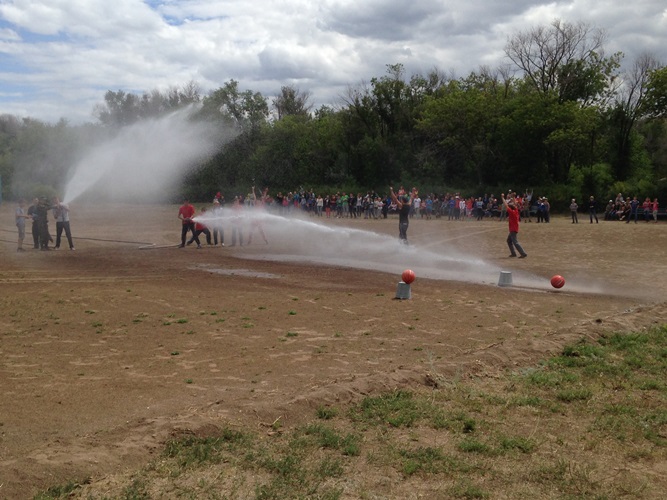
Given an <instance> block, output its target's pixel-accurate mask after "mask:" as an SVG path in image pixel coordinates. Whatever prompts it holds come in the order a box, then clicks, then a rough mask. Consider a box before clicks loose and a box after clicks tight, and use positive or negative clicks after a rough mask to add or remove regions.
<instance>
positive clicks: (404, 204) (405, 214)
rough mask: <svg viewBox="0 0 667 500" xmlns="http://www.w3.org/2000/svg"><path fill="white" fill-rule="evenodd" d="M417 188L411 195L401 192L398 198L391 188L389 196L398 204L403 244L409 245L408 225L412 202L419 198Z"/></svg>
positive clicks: (399, 229)
mask: <svg viewBox="0 0 667 500" xmlns="http://www.w3.org/2000/svg"><path fill="white" fill-rule="evenodd" d="M417 194H418V191H417V188H412V192H411V193H410V194H406V193H404V192H402V191H399V193H398V196H397V195H396V193H394V188H393V187H390V188H389V195H390V196H391V199H392V201H393V202H394V203H395V204H396V209H397V210H398V238H399V239H400V240H401V243H403V244H405V245H407V244H408V225H409V224H410V209H411V208H412V201H413V200H414V199H415V197H416V196H417Z"/></svg>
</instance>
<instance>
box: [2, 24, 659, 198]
mask: <svg viewBox="0 0 667 500" xmlns="http://www.w3.org/2000/svg"><path fill="white" fill-rule="evenodd" d="M603 42H604V32H602V31H600V30H594V29H592V28H591V27H590V26H588V25H585V24H582V23H578V24H568V23H563V22H561V21H554V22H553V23H552V24H551V25H548V26H540V27H537V28H533V29H531V30H528V31H526V32H521V33H517V34H515V35H513V36H512V37H510V38H509V40H508V43H507V46H506V55H507V59H508V61H509V65H507V66H505V67H503V68H501V69H498V70H496V71H492V70H490V69H488V68H480V69H479V70H478V71H475V72H472V73H471V74H469V75H468V76H466V77H463V78H453V77H446V76H444V75H443V74H441V73H439V72H438V71H437V70H434V71H432V72H431V73H429V74H427V75H419V74H417V75H411V76H409V77H408V75H406V74H405V71H404V68H403V66H402V65H400V64H396V65H388V66H387V72H386V74H385V75H382V76H379V77H375V78H372V79H371V80H370V82H369V83H368V84H365V85H359V86H358V87H350V88H349V90H348V92H347V94H346V95H344V96H341V100H340V104H339V105H338V106H337V107H336V108H335V109H334V108H331V107H326V106H323V107H321V108H319V109H316V110H314V111H313V110H312V109H311V108H312V106H311V104H310V103H309V102H308V101H309V97H310V96H309V94H308V93H307V92H302V91H300V90H299V89H297V88H294V87H290V86H286V87H283V88H282V89H281V91H280V93H279V94H278V95H277V97H275V98H274V99H273V101H272V102H271V104H270V103H269V101H268V99H267V98H266V97H265V96H263V95H261V94H260V93H258V92H253V91H252V90H241V89H239V86H238V82H236V81H234V80H230V81H229V82H226V83H225V84H224V85H223V86H222V87H220V88H219V89H217V90H215V91H213V92H211V93H210V94H208V95H206V96H203V97H202V96H201V95H200V91H199V89H198V87H197V85H196V84H195V83H190V84H188V85H186V86H184V87H182V88H173V89H170V90H169V91H168V92H166V93H162V92H159V91H152V92H149V93H146V94H144V95H143V96H137V95H134V94H130V93H125V92H123V91H118V92H113V91H108V92H107V93H106V95H105V97H104V104H101V105H99V106H98V108H97V109H96V110H95V114H96V116H97V118H98V123H95V124H87V125H83V126H70V125H68V124H67V123H66V122H64V121H61V122H59V123H57V124H55V125H49V124H45V123H42V122H39V121H37V120H32V119H23V120H20V119H18V118H16V117H13V116H6V115H5V116H2V117H0V175H1V176H2V181H3V194H4V195H5V197H17V196H33V195H34V194H40V193H39V192H40V191H44V190H48V189H53V190H58V189H61V188H62V184H63V183H64V182H65V179H66V178H67V173H68V169H69V168H70V167H71V165H72V164H73V162H74V161H76V159H77V155H79V154H80V152H81V150H82V147H83V146H84V145H90V144H94V143H96V142H99V141H103V140H104V139H105V138H108V137H110V136H112V135H113V134H114V133H115V132H116V131H117V130H118V128H119V127H124V126H127V125H129V124H133V123H137V122H140V121H141V120H144V119H147V118H155V117H160V116H164V115H166V114H168V113H170V112H172V111H174V110H177V109H180V108H182V107H184V106H190V105H193V104H195V105H196V106H198V108H197V109H198V111H197V113H196V114H195V115H194V116H193V119H194V120H206V121H207V123H208V124H209V125H208V126H211V127H219V128H220V129H230V128H231V129H233V130H234V131H235V139H234V140H233V141H231V142H228V143H226V144H225V146H224V147H220V148H219V150H218V151H217V152H215V153H214V154H212V155H210V156H208V157H207V160H206V161H205V162H204V163H203V164H201V165H200V167H199V168H198V169H196V171H194V172H192V173H191V174H190V175H189V176H188V178H187V179H184V185H183V189H182V190H183V192H185V193H186V194H188V195H189V196H190V197H191V198H192V199H210V198H211V197H212V194H213V193H215V192H216V191H218V190H222V191H223V192H232V191H234V190H235V189H236V188H237V187H238V188H239V189H243V190H245V189H247V187H248V186H250V185H254V184H256V185H262V186H271V187H272V190H276V191H277V190H281V189H282V190H294V189H297V188H299V187H300V186H303V187H304V188H315V189H325V188H327V189H329V188H330V189H337V188H341V189H348V188H349V189H355V190H357V189H363V190H367V189H377V190H378V191H381V192H384V191H386V189H387V186H389V185H390V184H392V183H396V184H398V183H402V184H406V185H419V186H421V187H422V189H424V190H428V191H433V192H444V191H448V190H457V191H465V190H468V191H471V194H478V193H481V192H484V191H486V190H493V189H494V188H500V189H503V188H504V187H508V186H516V188H517V189H524V188H526V187H532V188H539V189H542V190H548V191H549V192H550V193H551V194H552V196H553V197H555V198H556V199H558V198H560V199H566V198H569V197H571V196H576V197H578V198H582V199H583V198H584V197H585V198H587V197H588V195H590V194H593V195H595V196H596V197H598V198H602V197H610V195H612V194H615V193H616V192H619V191H621V192H623V193H625V194H630V195H633V194H636V195H638V196H641V197H644V196H650V197H652V198H653V197H656V196H657V197H662V198H664V197H665V196H667V133H666V131H665V123H666V119H667V68H666V67H664V66H661V65H660V63H658V62H657V61H655V60H654V59H653V58H652V57H651V56H649V55H642V56H641V57H639V58H638V60H637V61H636V62H635V63H634V65H633V66H632V68H631V69H630V70H629V71H626V72H621V71H620V67H621V61H622V54H613V55H611V56H605V55H604V52H603V50H602V48H603Z"/></svg>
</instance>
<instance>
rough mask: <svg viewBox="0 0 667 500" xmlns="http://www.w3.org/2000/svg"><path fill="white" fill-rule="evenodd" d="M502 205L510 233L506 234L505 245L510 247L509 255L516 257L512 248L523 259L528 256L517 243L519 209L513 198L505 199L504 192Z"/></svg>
mask: <svg viewBox="0 0 667 500" xmlns="http://www.w3.org/2000/svg"><path fill="white" fill-rule="evenodd" d="M501 196H502V199H503V205H505V209H506V210H507V219H508V221H509V227H510V234H509V235H508V236H507V246H508V247H509V248H510V257H516V252H515V251H514V249H515V248H516V250H517V251H518V252H519V258H520V259H525V258H526V257H528V254H527V253H526V252H525V251H524V250H523V247H522V246H521V245H520V244H519V240H518V239H517V234H518V233H519V209H518V208H517V206H516V204H515V202H514V199H513V198H512V199H510V200H509V202H508V201H507V200H506V199H505V194H504V193H503V194H502V195H501Z"/></svg>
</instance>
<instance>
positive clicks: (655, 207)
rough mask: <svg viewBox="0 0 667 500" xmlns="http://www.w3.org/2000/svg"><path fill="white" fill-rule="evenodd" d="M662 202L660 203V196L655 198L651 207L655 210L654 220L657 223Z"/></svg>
mask: <svg viewBox="0 0 667 500" xmlns="http://www.w3.org/2000/svg"><path fill="white" fill-rule="evenodd" d="M659 206H660V204H659V203H658V198H654V199H653V203H651V209H652V211H653V220H654V221H655V223H656V224H657V223H658V207H659Z"/></svg>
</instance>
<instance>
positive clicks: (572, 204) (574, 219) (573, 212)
mask: <svg viewBox="0 0 667 500" xmlns="http://www.w3.org/2000/svg"><path fill="white" fill-rule="evenodd" d="M591 198H593V197H592V196H591ZM577 210H579V205H577V200H576V199H574V198H572V201H571V202H570V215H572V224H579V218H578V217H577ZM591 222H592V221H591Z"/></svg>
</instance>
